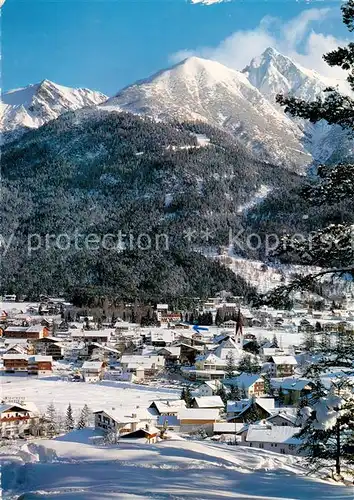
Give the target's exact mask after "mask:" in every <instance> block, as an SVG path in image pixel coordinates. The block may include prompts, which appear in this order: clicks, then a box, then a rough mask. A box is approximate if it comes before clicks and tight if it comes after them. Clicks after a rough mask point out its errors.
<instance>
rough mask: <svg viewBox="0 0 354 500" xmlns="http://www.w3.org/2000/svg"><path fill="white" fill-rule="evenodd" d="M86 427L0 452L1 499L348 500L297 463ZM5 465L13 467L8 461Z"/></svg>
mask: <svg viewBox="0 0 354 500" xmlns="http://www.w3.org/2000/svg"><path fill="white" fill-rule="evenodd" d="M90 432H93V431H90V430H89V429H85V430H83V431H74V432H73V433H71V434H70V435H67V436H65V437H62V438H58V439H57V440H42V441H37V442H32V443H29V444H24V445H23V446H22V450H20V451H19V452H18V453H17V454H16V455H15V452H14V451H13V453H12V457H11V450H7V451H6V450H4V449H2V450H1V454H2V462H3V463H4V465H3V466H2V483H3V488H4V490H3V493H4V497H3V498H5V499H8V500H10V499H11V500H13V499H18V497H19V495H22V496H21V500H30V499H31V500H35V499H38V500H39V499H46V500H55V499H58V500H81V499H83V500H84V499H85V500H97V499H101V500H116V499H119V500H138V499H155V500H160V499H161V500H162V499H175V500H177V499H181V500H182V499H195V500H222V499H258V500H261V499H278V500H280V499H312V500H333V499H342V500H344V499H352V498H353V495H352V493H353V491H352V489H351V488H348V487H344V486H338V485H335V484H331V483H328V482H323V481H320V480H316V479H311V478H309V477H306V476H305V472H306V470H305V469H304V468H303V467H302V465H301V463H299V459H298V458H296V457H291V456H283V455H278V454H275V453H271V452H264V451H263V450H257V449H250V448H243V447H233V446H227V445H223V444H214V443H211V442H196V441H167V442H160V443H157V444H154V445H150V444H146V443H131V444H129V443H126V442H125V443H123V442H122V441H120V443H119V444H118V445H115V446H110V447H103V446H97V445H96V446H93V445H90V444H85V443H88V442H89V439H88V434H89V433H90ZM10 461H11V462H12V463H10Z"/></svg>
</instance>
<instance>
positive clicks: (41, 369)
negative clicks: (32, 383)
mask: <svg viewBox="0 0 354 500" xmlns="http://www.w3.org/2000/svg"><path fill="white" fill-rule="evenodd" d="M52 364H53V358H52V356H43V355H41V354H36V355H35V356H29V357H28V368H27V371H28V375H50V374H51V373H52V369H53V367H52Z"/></svg>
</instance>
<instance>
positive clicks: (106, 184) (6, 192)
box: [1, 49, 354, 302]
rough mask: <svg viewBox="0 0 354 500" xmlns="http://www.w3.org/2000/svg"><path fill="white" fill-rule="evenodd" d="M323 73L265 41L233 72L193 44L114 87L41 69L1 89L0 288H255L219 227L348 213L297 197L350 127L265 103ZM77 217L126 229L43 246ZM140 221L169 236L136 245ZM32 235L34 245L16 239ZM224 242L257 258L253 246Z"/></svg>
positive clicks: (129, 293)
mask: <svg viewBox="0 0 354 500" xmlns="http://www.w3.org/2000/svg"><path fill="white" fill-rule="evenodd" d="M336 84H337V82H329V81H328V79H326V78H324V77H322V76H320V75H319V74H317V73H315V72H313V71H312V70H308V69H305V68H302V67H301V66H300V65H298V64H297V63H295V62H294V61H292V60H291V59H289V58H288V57H285V56H283V55H282V54H280V53H278V52H277V51H275V50H274V49H267V50H266V51H265V52H264V53H263V54H262V55H261V56H260V57H259V58H256V59H254V60H252V61H251V62H250V64H249V66H247V68H245V69H244V71H243V72H238V71H235V70H233V69H230V68H227V67H225V66H223V65H221V64H220V63H218V62H215V61H210V60H205V59H201V58H197V57H191V58H189V59H186V60H185V61H183V62H181V63H179V64H177V65H175V66H173V67H171V68H169V69H167V70H164V71H161V72H159V73H158V74H156V75H153V76H151V77H150V78H148V79H146V80H143V81H139V82H137V83H135V84H133V85H131V86H129V87H127V88H125V89H122V90H121V91H119V92H118V93H117V94H116V95H115V96H113V97H111V98H107V97H106V96H104V95H103V94H101V93H99V92H94V91H91V90H87V89H70V88H66V87H62V86H60V85H57V84H54V83H52V82H50V81H47V80H45V81H43V82H42V83H40V84H36V85H31V86H29V87H27V88H25V89H19V90H14V91H10V92H7V93H5V94H4V95H3V99H2V100H3V104H2V118H1V131H2V136H3V147H2V174H3V189H2V197H3V207H4V210H3V212H4V214H3V221H2V226H3V227H2V234H3V235H5V239H6V238H8V239H9V238H10V237H11V238H12V240H11V245H9V248H8V250H7V251H6V255H5V256H4V258H3V259H1V261H2V262H1V265H2V271H1V272H2V283H1V287H2V289H3V291H6V292H7V293H23V294H25V295H27V296H29V297H30V296H31V294H32V295H33V294H34V293H35V292H34V291H35V290H38V289H39V288H40V289H42V290H45V291H46V293H48V294H55V293H61V292H64V293H67V294H69V295H70V296H71V298H73V297H75V294H77V293H81V292H78V290H79V291H80V290H82V289H83V287H85V290H86V292H85V293H88V294H89V293H90V290H91V291H92V294H93V295H95V294H97V293H102V294H110V295H115V296H119V297H121V298H124V299H127V300H134V299H137V300H145V301H148V300H160V299H163V300H166V301H167V300H168V301H169V302H173V301H175V300H177V297H178V298H180V297H192V296H203V297H205V296H212V295H213V294H214V293H215V292H217V291H219V290H222V289H230V290H232V291H233V292H234V294H236V295H252V294H254V293H255V290H254V289H253V288H252V286H250V285H249V284H248V283H246V282H245V281H244V280H243V279H241V278H240V277H238V276H237V275H235V274H234V273H233V272H232V271H231V270H229V269H227V268H225V267H222V266H220V265H219V264H218V263H217V262H216V261H215V260H212V259H209V258H206V257H205V256H204V255H203V254H206V253H208V252H207V250H206V247H208V248H209V250H210V247H211V248H212V249H215V250H216V249H217V248H218V247H219V246H229V243H230V242H229V234H230V230H232V231H233V233H237V231H239V230H243V229H244V228H246V229H245V234H246V235H247V234H251V233H253V232H255V231H257V233H258V234H261V235H262V234H263V235H264V234H265V233H269V232H272V233H274V232H275V233H276V234H279V235H280V234H281V233H282V232H283V231H284V230H286V231H299V230H301V231H310V230H312V229H314V228H316V227H319V226H320V225H323V224H324V223H328V222H330V221H334V220H337V218H338V217H340V213H341V212H343V210H346V211H348V212H349V213H354V210H353V207H351V206H349V205H346V206H344V207H343V206H341V207H337V206H332V207H331V209H326V208H325V207H324V209H323V211H322V212H321V213H317V212H318V211H316V209H314V208H313V207H311V206H310V205H308V204H307V202H306V200H303V199H302V198H301V197H300V196H299V189H300V188H301V186H302V185H303V183H304V182H306V173H307V172H308V171H309V168H310V167H311V166H313V165H316V163H317V162H319V161H326V162H330V163H331V162H336V161H338V160H339V159H345V158H349V157H351V156H352V155H353V150H352V147H351V144H350V141H349V138H347V137H346V135H345V134H344V132H343V131H342V130H341V129H337V128H336V127H329V126H328V125H326V124H322V123H319V124H317V125H308V124H305V123H304V122H302V121H301V120H295V119H292V118H290V117H289V116H287V115H286V114H285V113H284V112H283V110H282V109H281V108H280V107H278V105H277V104H276V103H275V95H276V94H277V93H279V92H281V93H284V92H285V93H291V94H294V95H296V96H299V97H302V98H306V99H308V100H312V99H313V98H316V97H321V95H322V93H323V91H324V89H325V88H327V87H328V86H329V85H332V86H333V85H336ZM304 214H306V217H303V216H304ZM78 228H79V232H80V233H81V234H84V235H87V234H95V235H101V236H103V235H105V234H108V233H109V234H111V235H117V234H122V233H124V234H125V235H131V239H129V238H128V240H127V241H129V244H127V243H126V242H125V244H124V245H123V247H119V248H118V247H117V248H116V249H115V251H112V249H109V250H107V249H104V248H102V247H100V248H99V249H97V250H96V251H95V252H92V251H91V250H90V251H88V250H87V249H82V248H81V249H80V250H78V249H77V246H75V245H70V244H69V245H68V248H67V249H66V250H65V251H64V252H63V251H62V250H58V248H55V247H54V246H50V245H47V246H45V245H42V242H43V241H44V238H45V235H48V234H52V233H54V234H66V235H69V236H70V241H71V242H72V241H74V239H75V231H77V229H78ZM206 231H207V233H206ZM141 233H144V234H147V235H148V236H149V238H150V240H151V241H153V242H155V241H156V236H157V235H167V239H168V244H167V245H166V244H165V246H163V245H162V246H156V245H155V243H154V244H153V248H150V249H149V251H146V250H144V249H143V248H141V245H140V246H139V245H138V246H136V239H135V240H134V238H136V235H137V234H141ZM31 234H32V235H33V234H36V235H37V242H38V245H37V247H38V248H36V249H35V250H34V251H32V252H28V239H29V235H31ZM188 235H189V239H188ZM186 236H187V238H186ZM134 242H135V243H134ZM164 242H165V243H166V239H165V240H164ZM167 247H168V248H167ZM191 250H193V251H191ZM236 251H237V253H239V254H240V255H241V256H242V257H246V258H257V259H264V258H265V255H264V249H262V246H261V247H260V248H256V247H255V246H254V247H252V248H244V249H243V250H242V249H240V248H238V249H235V252H236ZM209 253H210V252H209ZM211 253H213V252H211ZM201 277H202V278H203V279H200V278H201ZM81 298H82V294H81ZM87 300H89V298H88V299H87ZM179 300H180V299H179Z"/></svg>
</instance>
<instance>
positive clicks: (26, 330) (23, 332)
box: [3, 325, 49, 340]
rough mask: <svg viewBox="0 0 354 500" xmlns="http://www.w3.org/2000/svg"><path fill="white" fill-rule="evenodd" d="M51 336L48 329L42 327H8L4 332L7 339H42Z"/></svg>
mask: <svg viewBox="0 0 354 500" xmlns="http://www.w3.org/2000/svg"><path fill="white" fill-rule="evenodd" d="M48 335H49V330H48V328H47V327H45V326H42V325H32V326H8V327H6V328H5V330H4V332H3V336H4V337H5V338H7V339H29V340H32V339H41V338H43V337H47V336H48Z"/></svg>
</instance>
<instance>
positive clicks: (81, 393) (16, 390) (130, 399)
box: [0, 375, 180, 414]
mask: <svg viewBox="0 0 354 500" xmlns="http://www.w3.org/2000/svg"><path fill="white" fill-rule="evenodd" d="M0 387H1V397H2V398H4V397H11V398H18V399H19V400H22V399H24V400H27V401H31V402H33V403H35V404H36V405H37V407H38V408H39V410H41V411H42V412H44V411H45V410H46V408H47V407H48V405H49V404H50V403H51V402H53V403H54V405H55V407H56V408H57V410H59V411H63V412H64V411H65V410H66V408H67V406H68V404H69V403H71V406H72V408H73V410H74V414H75V413H76V414H77V413H78V412H79V411H80V410H81V409H82V407H83V406H84V404H85V403H86V404H87V405H88V406H89V408H91V410H93V411H95V410H99V409H101V408H103V407H106V408H112V407H114V408H117V409H118V408H120V407H121V408H124V409H130V408H131V409H134V408H135V407H137V406H140V407H141V408H146V407H148V406H149V405H150V403H151V402H152V401H153V400H154V399H162V398H169V399H171V398H172V399H173V398H175V397H177V398H179V394H180V391H179V390H174V389H159V388H157V387H148V386H142V385H140V386H139V385H136V384H129V383H125V382H115V381H102V382H99V383H97V384H88V383H85V382H63V381H62V380H58V379H57V378H55V377H47V378H37V377H28V376H21V375H4V376H1V378H0Z"/></svg>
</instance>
